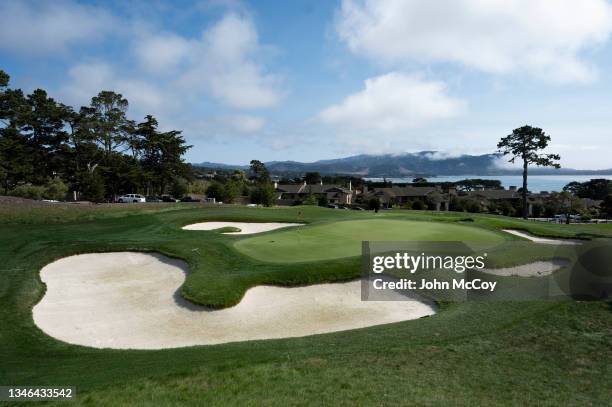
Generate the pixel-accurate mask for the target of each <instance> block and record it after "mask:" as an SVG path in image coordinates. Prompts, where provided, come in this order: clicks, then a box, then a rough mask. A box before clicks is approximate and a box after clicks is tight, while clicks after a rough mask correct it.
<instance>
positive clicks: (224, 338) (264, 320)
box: [33, 252, 435, 349]
mask: <svg viewBox="0 0 612 407" xmlns="http://www.w3.org/2000/svg"><path fill="white" fill-rule="evenodd" d="M185 270H186V264H185V263H183V262H181V261H178V260H173V259H169V258H167V257H164V256H161V255H155V254H145V253H133V252H120V253H100V254H83V255H78V256H71V257H66V258H64V259H60V260H58V261H55V262H53V263H51V264H49V265H47V266H45V267H44V268H43V269H42V270H41V272H40V277H41V279H42V281H43V282H45V283H46V285H47V292H46V294H45V296H44V297H43V299H42V300H41V301H40V302H39V303H38V304H37V305H36V306H35V307H34V310H33V316H34V322H35V323H36V325H38V327H40V329H42V330H43V331H44V332H46V333H47V334H48V335H51V336H53V337H55V338H57V339H59V340H62V341H65V342H69V343H73V344H78V345H85V346H91V347H97V348H117V349H126V348H132V349H161V348H173V347H181V346H191V345H206V344H217V343H224V342H234V341H246V340H255V339H272V338H285V337H297V336H306V335H312V334H320V333H326V332H334V331H342V330H347V329H355V328H363V327H368V326H373V325H380V324H387V323H392V322H398V321H404V320H409V319H416V318H420V317H423V316H427V315H431V314H433V313H434V312H435V306H434V305H433V304H427V303H425V302H421V301H416V300H412V301H361V299H360V288H361V286H360V282H359V281H355V282H350V283H338V284H319V285H313V286H308V287H293V288H280V287H270V286H259V287H255V288H252V289H250V290H248V291H247V293H246V295H245V297H244V298H243V299H242V301H241V302H240V303H239V304H238V305H236V306H235V307H232V308H227V309H223V310H217V311H211V310H207V309H205V308H203V307H198V306H195V305H193V304H191V303H188V302H186V301H185V300H183V299H182V298H181V297H180V295H179V293H178V291H177V290H178V289H179V287H180V286H181V284H182V283H183V281H184V280H185ZM398 295H399V294H398Z"/></svg>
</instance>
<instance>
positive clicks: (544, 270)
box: [482, 259, 569, 277]
mask: <svg viewBox="0 0 612 407" xmlns="http://www.w3.org/2000/svg"><path fill="white" fill-rule="evenodd" d="M568 264H569V262H568V261H567V260H564V259H553V260H546V261H534V262H533V263H529V264H523V265H521V266H514V267H504V268H497V269H484V270H482V271H483V272H484V273H487V274H492V275H494V276H518V277H539V276H547V275H549V274H552V273H554V272H555V271H557V270H560V269H562V268H563V267H565V266H567V265H568Z"/></svg>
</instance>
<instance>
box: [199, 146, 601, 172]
mask: <svg viewBox="0 0 612 407" xmlns="http://www.w3.org/2000/svg"><path fill="white" fill-rule="evenodd" d="M498 162H499V156H498V155H497V154H483V155H461V156H458V157H444V156H440V155H439V154H437V153H436V152H435V151H421V152H418V153H404V154H384V155H367V154H361V155H356V156H351V157H346V158H338V159H332V160H320V161H315V162H312V163H301V162H296V161H270V162H267V163H265V164H266V167H268V169H269V170H270V172H271V173H273V174H302V173H304V172H308V171H318V172H320V173H321V174H346V175H356V176H362V177H372V178H382V177H390V178H393V177H411V176H417V175H418V176H433V175H514V174H520V173H521V171H520V170H519V169H507V168H501V167H499V166H498V165H497V164H498ZM194 165H195V166H198V167H206V168H216V169H232V168H239V169H245V168H248V166H241V165H226V164H216V163H209V162H205V163H201V164H194ZM530 173H531V174H537V175H549V174H550V175H553V174H556V175H569V174H571V175H593V174H612V169H607V170H575V169H570V168H562V169H559V170H555V169H554V168H537V167H534V168H532V169H530Z"/></svg>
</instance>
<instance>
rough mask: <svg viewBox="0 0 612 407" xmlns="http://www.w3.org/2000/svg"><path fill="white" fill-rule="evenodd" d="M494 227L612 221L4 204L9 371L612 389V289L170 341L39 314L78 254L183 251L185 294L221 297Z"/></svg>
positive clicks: (343, 397)
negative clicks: (62, 333) (150, 344)
mask: <svg viewBox="0 0 612 407" xmlns="http://www.w3.org/2000/svg"><path fill="white" fill-rule="evenodd" d="M207 221H234V222H289V223H306V224H307V225H305V226H298V227H295V228H293V229H287V230H282V231H274V232H269V233H265V234H261V235H257V236H255V235H253V236H228V235H224V234H222V233H217V232H215V231H189V230H183V229H182V227H183V226H185V225H189V224H193V223H197V222H207ZM500 229H519V230H524V231H527V232H529V233H532V234H535V235H538V236H544V237H570V238H604V239H609V238H610V237H612V225H554V224H544V223H539V222H527V221H522V220H518V219H512V218H507V217H502V216H488V215H478V214H467V213H452V212H426V211H407V210H390V211H382V212H381V213H379V214H374V213H373V212H366V211H340V210H333V209H327V208H318V207H306V206H302V207H276V208H246V207H241V206H231V205H223V206H221V205H219V206H210V205H209V206H206V205H198V204H180V203H177V204H142V205H139V204H133V205H127V204H126V205H91V206H79V205H69V204H65V205H64V204H56V205H53V204H49V205H42V206H29V207H28V206H24V205H20V206H8V205H7V206H1V205H0V326H1V327H2V328H1V329H0V360H2V362H1V363H0V384H2V385H12V386H15V385H22V386H33V385H36V386H60V385H63V386H74V387H75V388H76V395H77V396H76V402H75V403H74V405H102V406H116V405H125V404H127V402H126V400H128V401H132V402H133V403H135V404H138V405H145V406H148V405H151V406H160V405H162V406H174V405H179V404H180V405H193V406H200V405H279V406H287V405H350V406H354V405H405V404H406V403H407V402H408V400H409V401H410V403H411V404H414V405H456V403H457V397H458V395H461V402H462V404H463V405H534V404H537V405H551V406H553V405H554V406H557V405H568V404H569V405H608V404H609V402H610V399H611V397H612V385H611V382H610V377H611V375H612V370H611V367H612V364H611V363H610V360H612V303H610V302H605V301H594V302H588V301H562V302H555V301H520V302H516V301H499V302H482V301H471V302H460V303H447V302H440V303H439V304H438V305H439V307H438V310H437V313H436V314H435V315H432V316H430V317H427V318H421V319H415V320H411V321H403V322H398V323H392V324H386V325H378V326H372V327H369V328H363V329H353V330H347V331H341V332H334V333H326V334H321V335H311V336H305V337H300V338H284V339H271V340H257V341H244V342H233V343H224V344H218V345H207V346H192V347H184V348H174V349H163V350H130V349H125V350H118V349H98V348H90V347H86V346H77V345H71V344H68V343H65V342H62V341H60V340H57V339H55V338H53V337H50V336H48V335H46V334H45V333H44V332H43V331H42V330H41V329H40V328H39V327H38V326H37V325H36V324H35V323H34V320H33V314H32V309H33V307H34V306H35V304H37V303H39V302H40V301H41V299H43V298H44V296H45V290H46V287H45V285H44V284H43V282H42V281H41V278H40V271H41V269H42V268H43V267H44V266H45V265H47V264H49V263H52V262H54V261H56V260H58V259H62V258H65V257H68V256H72V255H75V254H84V253H99V252H125V251H128V252H148V253H151V252H154V253H160V254H162V255H164V256H167V257H171V258H176V259H180V260H183V261H184V262H185V263H186V264H187V266H188V269H189V272H188V274H187V276H186V279H185V282H184V284H183V286H182V287H181V289H180V290H179V291H177V292H176V298H177V300H180V301H183V299H187V300H189V301H191V302H193V303H198V304H202V305H206V306H208V307H211V308H227V307H231V306H232V305H235V304H238V303H240V301H241V300H242V298H243V296H244V295H245V292H246V291H247V290H248V289H249V288H251V287H256V286H261V285H274V286H283V287H290V286H307V285H312V284H319V283H329V282H339V281H351V280H355V279H357V278H359V277H360V275H361V259H360V257H359V256H357V255H358V254H359V250H360V245H359V241H360V240H361V239H364V238H365V239H371V240H375V239H389V238H390V236H392V237H393V239H423V238H427V239H440V240H442V239H485V240H486V239H504V238H508V239H511V240H520V239H518V238H516V237H513V236H505V235H504V234H502V233H501V232H499V230H500ZM270 240H274V241H275V242H278V244H271V243H270ZM341 242H342V243H341ZM336 244H337V245H338V246H335V245H336ZM342 247H343V248H342ZM533 247H534V249H533V250H537V245H533ZM345 250H346V251H345ZM347 255H352V256H353V257H346V256H347ZM321 258H326V259H327V260H326V261H318V260H320V259H321ZM311 260H313V261H311ZM314 260H317V261H314ZM544 278H546V277H544ZM145 294H146V291H145ZM180 297H182V299H181V298H180ZM147 300H151V301H155V297H154V295H153V294H151V298H148V299H147ZM68 317H69V316H67V318H68ZM177 329H179V328H177Z"/></svg>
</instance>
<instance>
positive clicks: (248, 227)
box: [183, 222, 303, 235]
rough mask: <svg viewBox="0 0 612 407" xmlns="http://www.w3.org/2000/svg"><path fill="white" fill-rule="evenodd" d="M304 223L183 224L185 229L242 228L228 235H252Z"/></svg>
mask: <svg viewBox="0 0 612 407" xmlns="http://www.w3.org/2000/svg"><path fill="white" fill-rule="evenodd" d="M301 225H303V224H302V223H278V222H267V223H247V222H202V223H194V224H192V225H187V226H183V229H185V230H214V229H221V228H225V227H234V228H238V229H240V232H228V233H225V234H226V235H250V234H253V233H261V232H268V231H270V230H276V229H280V228H286V227H289V226H301Z"/></svg>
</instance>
